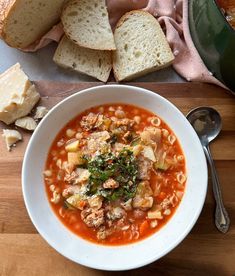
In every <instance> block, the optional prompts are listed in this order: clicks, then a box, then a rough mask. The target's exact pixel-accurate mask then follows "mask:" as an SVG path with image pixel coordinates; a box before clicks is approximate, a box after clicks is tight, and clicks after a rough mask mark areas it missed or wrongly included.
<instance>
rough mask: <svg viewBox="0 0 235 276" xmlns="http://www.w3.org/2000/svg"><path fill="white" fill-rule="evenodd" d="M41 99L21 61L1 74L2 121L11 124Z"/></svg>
mask: <svg viewBox="0 0 235 276" xmlns="http://www.w3.org/2000/svg"><path fill="white" fill-rule="evenodd" d="M39 99H40V95H39V93H38V92H37V91H36V89H35V86H34V85H33V84H31V82H30V81H29V79H28V77H27V76H26V74H25V73H24V72H23V70H22V69H21V68H20V64H19V63H16V64H15V65H13V66H12V67H11V68H9V69H8V70H7V71H5V72H4V73H3V74H1V75H0V121H3V122H4V123H6V124H11V123H13V122H14V121H15V120H16V119H18V118H21V117H23V116H26V115H27V114H28V113H29V112H30V111H31V110H32V108H33V107H34V105H35V104H36V103H37V102H38V100H39Z"/></svg>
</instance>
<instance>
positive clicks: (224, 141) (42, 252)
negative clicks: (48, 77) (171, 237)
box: [0, 82, 235, 276]
mask: <svg viewBox="0 0 235 276" xmlns="http://www.w3.org/2000/svg"><path fill="white" fill-rule="evenodd" d="M36 85H37V87H38V89H39V91H40V93H41V95H42V100H41V104H42V105H45V106H47V107H49V108H50V107H52V106H54V105H55V104H56V103H58V102H59V101H61V100H62V99H63V98H65V97H67V96H69V95H71V94H73V93H74V92H75V91H79V90H82V89H85V88H88V87H92V86H96V85H100V83H78V84H63V83H51V82H36ZM130 85H134V86H139V87H143V88H146V89H149V90H152V91H154V92H157V93H159V94H160V95H162V96H164V97H166V98H167V99H169V100H170V101H171V102H172V103H174V104H175V105H176V106H177V107H178V108H179V109H180V110H181V111H182V112H183V113H184V114H187V112H188V111H189V110H190V109H192V108H195V107H197V106H203V105H204V106H205V105H206V106H211V107H214V108H216V109H217V110H218V111H219V112H220V114H221V116H222V118H223V129H222V132H221V135H220V136H219V137H218V139H216V141H215V142H213V144H212V145H211V149H212V154H213V157H214V159H215V164H216V167H217V170H218V174H219V178H220V181H221V187H222V192H223V198H224V202H225V205H226V207H227V209H228V212H229V215H230V219H231V228H230V230H229V232H228V233H227V234H225V235H223V234H221V233H219V232H218V231H217V230H216V228H215V226H214V221H213V215H214V207H215V204H214V199H213V195H212V190H211V181H210V180H209V188H208V195H207V198H206V203H205V206H204V208H203V211H202V214H201V215H200V218H199V220H198V222H197V223H196V225H195V226H194V228H193V230H192V231H191V233H190V234H189V235H188V236H187V238H186V239H185V240H184V241H183V242H182V243H181V244H180V245H179V246H178V247H177V248H175V249H174V250H173V251H172V252H171V253H169V254H168V255H166V256H165V257H163V258H162V259H160V260H158V261H156V262H155V263H153V264H150V265H148V266H145V267H143V268H140V269H137V270H133V271H129V272H117V273H115V274H121V275H125V274H126V275H144V274H145V273H148V274H150V275H200V276H201V275H213V274H214V275H235V225H234V221H235V98H234V97H233V96H231V95H230V94H228V93H227V92H226V91H225V90H223V89H222V88H218V87H215V86H213V85H207V84H200V83H182V84H174V83H172V84H165V83H158V84H156V83H131V84H130ZM3 127H5V126H4V125H3V124H0V130H1V129H2V128H3ZM185 135H187V133H185ZM23 136H24V141H23V142H20V143H18V144H17V147H16V148H14V149H13V151H12V152H11V153H9V152H7V150H6V147H5V144H4V142H3V139H1V138H0V275H7V276H9V275H10V276H11V275H17V276H21V275H24V276H27V275H30V276H32V275H43V276H44V275H53V276H54V275H56V276H60V275H69V276H70V275H82V276H83V275H85V276H86V275H109V274H110V275H111V274H112V275H113V274H114V273H111V272H110V273H109V272H103V271H97V270H93V269H89V268H85V267H83V266H80V265H78V264H75V263H73V262H71V261H69V260H67V259H66V258H64V257H63V256H61V255H60V254H58V253H57V252H56V251H55V250H54V249H53V248H51V247H50V246H49V245H48V244H47V243H46V242H45V241H44V240H43V239H42V238H41V236H40V235H39V234H38V233H37V231H36V229H35V228H34V226H33V224H32V223H31V221H30V219H29V217H28V214H27V211H26V209H25V205H24V202H23V197H22V191H21V166H22V160H23V156H24V152H25V148H26V146H27V142H28V140H29V138H30V134H29V133H27V132H23ZM42 146H43V142H42ZM81 254H82V252H81ZM91 258H92V256H91ZM107 261H108V260H107Z"/></svg>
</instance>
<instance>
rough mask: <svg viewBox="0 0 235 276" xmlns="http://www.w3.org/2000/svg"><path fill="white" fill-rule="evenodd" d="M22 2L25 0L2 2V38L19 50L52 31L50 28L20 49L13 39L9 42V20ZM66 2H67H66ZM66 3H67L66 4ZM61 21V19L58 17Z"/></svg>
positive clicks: (0, 30) (0, 15)
mask: <svg viewBox="0 0 235 276" xmlns="http://www.w3.org/2000/svg"><path fill="white" fill-rule="evenodd" d="M22 1H24V0H0V37H1V38H2V39H3V40H4V41H5V42H6V44H8V45H9V46H10V47H13V48H18V49H22V48H23V49H24V48H27V47H28V46H30V45H31V44H33V43H34V42H36V41H38V40H39V39H40V38H41V37H42V36H43V35H44V34H45V33H46V32H47V31H49V30H50V28H51V27H52V26H50V27H48V30H47V31H45V32H44V34H42V35H38V37H37V38H36V39H35V40H34V41H32V42H31V43H29V44H28V45H25V46H23V47H20V46H19V45H18V44H17V43H14V41H12V40H11V39H10V40H9V35H8V33H7V30H6V26H7V25H8V24H7V23H8V19H9V18H10V17H11V13H12V12H14V10H15V9H17V7H18V6H20V5H21V3H22ZM64 1H66V0H64ZM64 3H65V2H64ZM58 21H59V17H58Z"/></svg>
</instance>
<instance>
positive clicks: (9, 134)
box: [2, 129, 22, 151]
mask: <svg viewBox="0 0 235 276" xmlns="http://www.w3.org/2000/svg"><path fill="white" fill-rule="evenodd" d="M2 136H3V137H4V138H5V142H6V146H7V149H8V151H10V150H11V147H12V146H13V145H14V144H15V143H16V142H18V141H20V140H22V135H21V134H20V132H19V131H17V130H14V129H3V134H2Z"/></svg>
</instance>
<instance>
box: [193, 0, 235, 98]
mask: <svg viewBox="0 0 235 276" xmlns="http://www.w3.org/2000/svg"><path fill="white" fill-rule="evenodd" d="M189 27H190V32H191V36H192V39H193V42H194V44H195V46H196V48H197V50H198V52H199V54H200V56H201V58H202V59H203V61H204V63H205V64H206V66H207V68H208V69H209V71H210V72H212V73H213V75H214V76H215V77H216V78H217V79H219V80H220V81H221V82H223V83H224V84H225V85H226V86H228V87H229V88H230V89H231V90H232V91H234V94H235V30H234V29H233V28H232V27H231V26H230V25H229V23H228V22H227V20H226V19H225V17H224V16H223V14H222V12H221V10H220V8H219V7H218V6H217V3H216V1H214V0H189Z"/></svg>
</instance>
